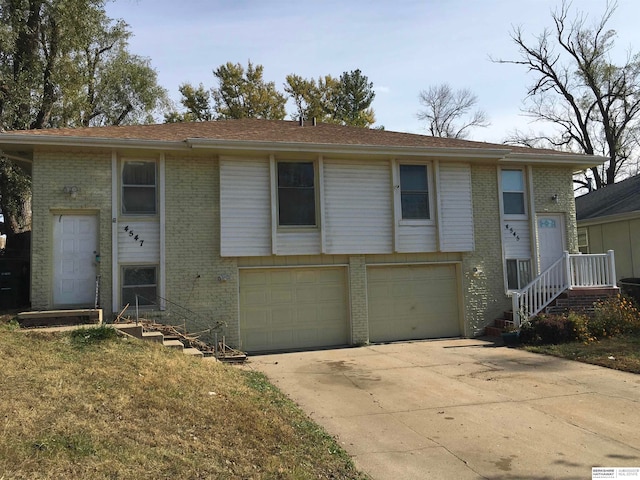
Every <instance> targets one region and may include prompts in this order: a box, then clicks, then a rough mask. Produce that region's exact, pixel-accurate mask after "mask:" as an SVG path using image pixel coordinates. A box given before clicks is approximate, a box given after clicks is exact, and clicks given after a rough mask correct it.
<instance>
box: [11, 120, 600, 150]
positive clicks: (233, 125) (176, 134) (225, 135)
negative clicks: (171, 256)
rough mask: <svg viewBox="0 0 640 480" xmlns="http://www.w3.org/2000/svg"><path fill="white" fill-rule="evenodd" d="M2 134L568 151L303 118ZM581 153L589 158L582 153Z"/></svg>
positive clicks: (169, 140)
mask: <svg viewBox="0 0 640 480" xmlns="http://www.w3.org/2000/svg"><path fill="white" fill-rule="evenodd" d="M3 135H24V136H27V137H30V136H33V137H47V136H54V137H69V138H72V137H73V138H90V139H105V140H108V139H114V140H115V139H118V140H122V139H126V140H140V141H167V142H184V141H186V140H187V139H195V138H197V139H207V140H213V141H215V140H224V141H245V142H276V143H277V142H283V143H313V144H326V145H346V146H374V147H376V146H379V147H418V148H468V149H502V150H504V151H505V152H514V153H526V154H532V153H539V154H544V155H554V154H562V155H566V152H559V151H556V150H546V149H531V148H526V147H515V146H510V145H503V144H495V143H485V142H475V141H470V140H459V139H453V138H440V137H430V136H426V135H417V134H410V133H400V132H392V131H386V130H375V129H367V128H358V127H345V126H340V125H333V124H327V123H318V124H317V125H312V124H311V122H306V123H305V124H304V126H300V124H299V122H297V121H285V120H260V119H241V120H219V121H213V122H185V123H166V124H157V125H127V126H117V127H83V128H59V129H43V130H22V131H11V132H6V133H4V134H0V143H1V142H2V136H3ZM585 158H588V157H587V156H585Z"/></svg>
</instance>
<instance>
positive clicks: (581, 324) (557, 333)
mask: <svg viewBox="0 0 640 480" xmlns="http://www.w3.org/2000/svg"><path fill="white" fill-rule="evenodd" d="M587 339H588V330H587V318H586V317H585V316H584V315H580V314H578V313H575V312H571V313H569V314H567V315H551V314H540V315H537V316H535V317H533V318H532V319H531V320H529V321H528V322H525V323H524V324H523V325H522V327H521V329H520V341H521V342H522V343H524V344H528V345H542V344H558V343H567V342H571V341H575V340H580V341H585V340H587Z"/></svg>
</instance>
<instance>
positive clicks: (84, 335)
mask: <svg viewBox="0 0 640 480" xmlns="http://www.w3.org/2000/svg"><path fill="white" fill-rule="evenodd" d="M116 338H118V332H116V329H115V328H113V327H110V326H106V325H102V326H100V327H93V328H80V329H78V330H73V331H72V332H71V342H72V343H73V344H74V345H76V346H78V347H85V346H88V345H95V344H97V343H102V342H105V341H109V340H114V339H116ZM0 478H1V477H0Z"/></svg>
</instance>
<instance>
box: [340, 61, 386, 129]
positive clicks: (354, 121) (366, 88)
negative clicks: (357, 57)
mask: <svg viewBox="0 0 640 480" xmlns="http://www.w3.org/2000/svg"><path fill="white" fill-rule="evenodd" d="M375 96H376V93H375V92H374V91H373V82H369V79H368V78H367V77H366V75H362V72H360V70H359V69H358V70H352V71H351V72H344V73H343V74H342V75H340V81H339V86H338V89H337V92H336V95H335V96H334V98H333V103H334V108H335V111H334V114H333V118H334V120H337V121H338V122H340V123H342V124H344V125H351V126H354V127H370V126H371V125H373V124H374V122H375V121H376V119H375V116H374V113H373V109H372V108H371V104H372V103H373V99H374V98H375Z"/></svg>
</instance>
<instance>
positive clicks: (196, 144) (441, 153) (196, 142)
mask: <svg viewBox="0 0 640 480" xmlns="http://www.w3.org/2000/svg"><path fill="white" fill-rule="evenodd" d="M186 141H187V144H188V145H189V146H191V148H193V149H211V150H218V151H220V150H243V151H263V152H264V151H269V152H308V153H323V154H330V155H336V154H338V155H339V154H350V155H354V154H360V155H406V156H415V155H419V156H431V157H458V158H459V157H466V158H490V159H494V160H495V159H499V158H503V157H504V156H505V155H506V154H508V153H509V149H502V148H500V149H481V148H430V147H401V146H398V147H396V146H384V145H383V146H377V145H337V144H330V143H300V142H290V143H289V142H247V141H243V140H210V139H204V138H188V139H187V140H186Z"/></svg>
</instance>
